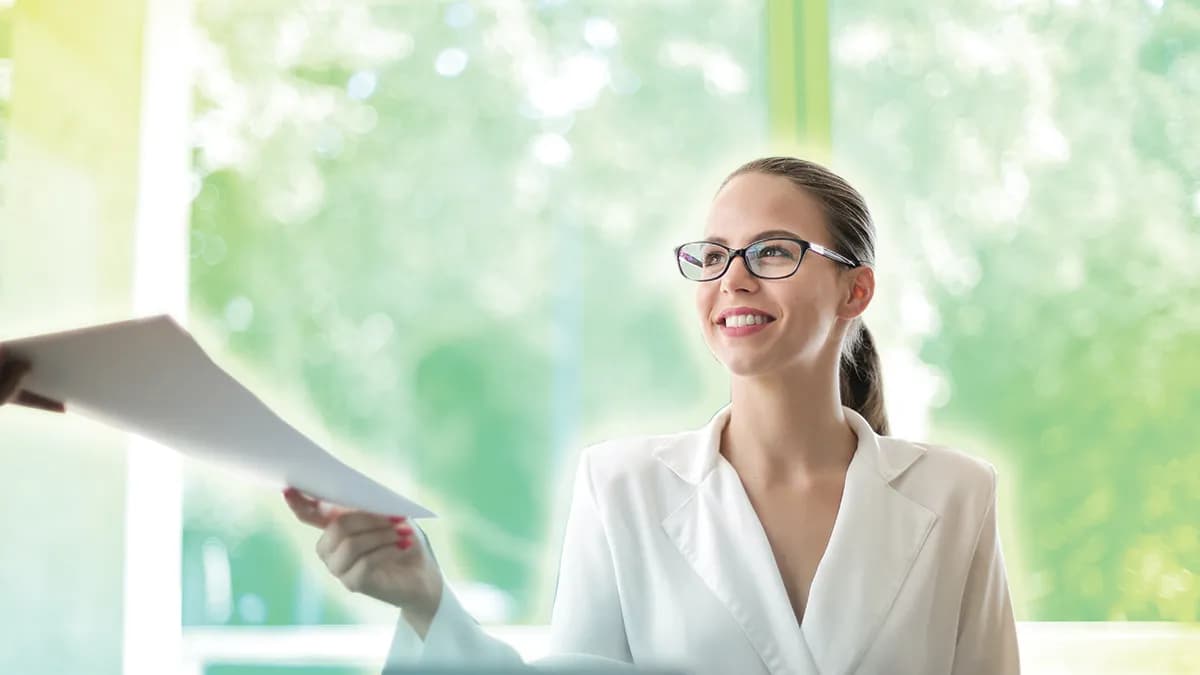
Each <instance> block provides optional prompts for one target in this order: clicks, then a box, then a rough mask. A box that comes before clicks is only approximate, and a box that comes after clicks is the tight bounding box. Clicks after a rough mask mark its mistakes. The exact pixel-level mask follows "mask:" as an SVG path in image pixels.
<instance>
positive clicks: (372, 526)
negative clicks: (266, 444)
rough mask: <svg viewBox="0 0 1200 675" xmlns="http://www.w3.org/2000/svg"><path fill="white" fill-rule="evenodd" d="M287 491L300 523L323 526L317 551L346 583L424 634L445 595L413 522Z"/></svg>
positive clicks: (439, 572)
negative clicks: (398, 611)
mask: <svg viewBox="0 0 1200 675" xmlns="http://www.w3.org/2000/svg"><path fill="white" fill-rule="evenodd" d="M283 496H284V499H286V500H287V504H288V506H289V507H290V508H291V509H292V512H293V513H295V514H296V517H297V518H298V519H300V521H301V522H303V523H307V524H309V525H312V526H313V527H315V528H318V529H320V530H323V534H322V535H321V538H320V539H319V540H318V541H317V555H318V556H320V557H321V560H322V561H323V562H324V563H325V566H326V567H327V568H329V571H330V572H332V573H333V575H334V576H335V577H337V578H338V580H339V581H341V582H342V585H343V586H345V587H346V588H347V589H349V590H350V591H353V592H355V593H363V594H364V595H369V596H371V597H373V598H376V599H378V600H382V601H384V602H387V603H390V604H393V605H395V606H397V607H399V608H400V609H401V610H403V616H404V619H405V620H406V621H408V623H409V624H411V625H412V627H413V629H414V630H415V631H416V632H417V634H418V635H420V636H421V638H422V639H424V637H425V633H426V632H428V630H429V624H430V622H432V621H433V616H434V614H435V613H436V612H437V608H438V604H439V603H441V600H442V573H441V570H439V569H438V566H437V563H436V562H434V560H433V555H432V553H431V552H430V551H429V549H428V548H427V546H426V544H425V541H424V537H423V536H420V535H419V534H418V533H417V532H416V531H415V529H416V528H415V526H414V525H411V524H409V522H408V520H407V519H406V518H403V517H389V516H380V515H376V514H373V513H366V512H364V511H346V510H340V509H336V508H335V509H327V508H323V507H322V504H321V502H320V501H319V500H317V499H313V498H311V497H308V496H307V495H304V494H303V493H301V492H300V491H299V490H297V489H295V488H288V489H287V490H284V492H283Z"/></svg>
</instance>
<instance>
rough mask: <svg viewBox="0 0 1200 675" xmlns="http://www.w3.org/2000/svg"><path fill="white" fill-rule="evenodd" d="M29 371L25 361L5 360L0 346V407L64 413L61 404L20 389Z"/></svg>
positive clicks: (2, 346) (1, 345)
mask: <svg viewBox="0 0 1200 675" xmlns="http://www.w3.org/2000/svg"><path fill="white" fill-rule="evenodd" d="M29 369H30V366H29V363H27V362H25V361H19V360H17V359H10V358H6V357H5V355H4V345H3V344H0V405H4V404H6V403H15V404H17V405H23V406H26V407H29V408H37V409H39V410H48V411H50V412H64V411H65V410H66V408H65V407H64V406H63V404H62V403H59V402H58V401H54V400H51V399H48V398H46V397H45V396H38V395H37V394H35V393H33V392H31V391H26V390H24V389H21V380H23V379H24V378H25V376H26V375H28V374H29Z"/></svg>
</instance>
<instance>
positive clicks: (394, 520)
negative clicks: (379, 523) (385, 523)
mask: <svg viewBox="0 0 1200 675" xmlns="http://www.w3.org/2000/svg"><path fill="white" fill-rule="evenodd" d="M388 520H390V521H392V523H393V524H395V523H403V522H404V520H405V518H404V516H392V517H391V518H388Z"/></svg>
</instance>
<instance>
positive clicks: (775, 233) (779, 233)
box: [708, 230, 799, 246]
mask: <svg viewBox="0 0 1200 675" xmlns="http://www.w3.org/2000/svg"><path fill="white" fill-rule="evenodd" d="M769 237H793V238H799V235H798V234H796V233H795V232H789V231H788V230H767V231H766V232H759V233H758V234H756V235H754V236H753V237H751V238H750V241H758V240H760V239H767V238H769ZM708 241H711V242H713V243H716V244H724V245H726V246H728V245H729V242H728V241H727V240H726V239H725V238H724V237H709V238H708Z"/></svg>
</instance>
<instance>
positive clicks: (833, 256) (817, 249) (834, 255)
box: [808, 243, 862, 267]
mask: <svg viewBox="0 0 1200 675" xmlns="http://www.w3.org/2000/svg"><path fill="white" fill-rule="evenodd" d="M808 247H809V248H811V249H812V250H813V252H814V253H816V254H818V255H823V256H825V257H826V258H829V259H830V260H836V261H838V262H840V263H842V264H843V265H849V266H850V267H858V266H860V265H862V263H860V262H858V261H857V260H851V259H850V258H847V257H846V256H844V255H842V254H841V253H838V252H837V251H831V250H830V249H827V248H825V247H824V246H822V245H820V244H811V243H810V244H809V245H808Z"/></svg>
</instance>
